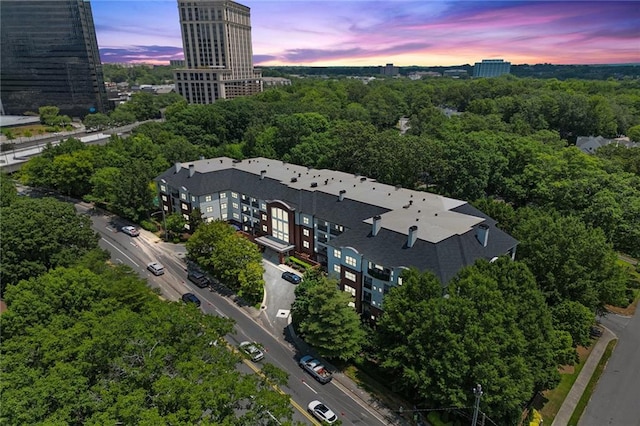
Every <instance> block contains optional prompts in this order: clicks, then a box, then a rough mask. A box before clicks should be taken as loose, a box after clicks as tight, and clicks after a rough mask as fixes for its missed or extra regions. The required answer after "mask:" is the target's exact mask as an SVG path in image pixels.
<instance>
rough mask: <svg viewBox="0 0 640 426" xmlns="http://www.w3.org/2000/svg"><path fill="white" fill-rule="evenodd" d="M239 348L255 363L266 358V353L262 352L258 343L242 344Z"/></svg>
mask: <svg viewBox="0 0 640 426" xmlns="http://www.w3.org/2000/svg"><path fill="white" fill-rule="evenodd" d="M238 347H239V348H240V350H241V351H242V352H244V353H245V354H247V355H249V357H250V358H251V361H253V362H258V361H260V360H262V359H263V358H264V352H262V351H261V350H260V348H259V347H258V344H257V343H253V342H242V343H240V345H238Z"/></svg>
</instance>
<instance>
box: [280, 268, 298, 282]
mask: <svg viewBox="0 0 640 426" xmlns="http://www.w3.org/2000/svg"><path fill="white" fill-rule="evenodd" d="M282 278H283V279H285V280H287V281H289V282H290V283H291V284H300V282H301V281H302V278H300V276H298V275H296V274H294V273H293V272H288V271H287V272H283V273H282Z"/></svg>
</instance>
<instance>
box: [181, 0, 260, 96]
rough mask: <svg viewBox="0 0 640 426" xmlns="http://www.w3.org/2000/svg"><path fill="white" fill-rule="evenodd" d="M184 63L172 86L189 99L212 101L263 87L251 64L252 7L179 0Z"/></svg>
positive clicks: (221, 1) (217, 0)
mask: <svg viewBox="0 0 640 426" xmlns="http://www.w3.org/2000/svg"><path fill="white" fill-rule="evenodd" d="M178 13H179V15H180V28H181V31H182V46H183V49H184V60H185V68H184V69H177V70H175V71H174V80H175V85H176V91H177V92H178V93H179V94H180V95H182V96H183V97H184V98H185V99H186V100H187V101H188V102H189V103H190V104H211V103H213V102H215V101H216V100H218V99H232V98H236V97H238V96H247V95H253V94H255V93H259V92H261V91H262V73H261V72H260V71H259V70H255V69H254V68H253V49H252V45H251V13H250V9H249V8H248V7H246V6H243V5H241V4H239V3H236V2H233V1H229V0H178Z"/></svg>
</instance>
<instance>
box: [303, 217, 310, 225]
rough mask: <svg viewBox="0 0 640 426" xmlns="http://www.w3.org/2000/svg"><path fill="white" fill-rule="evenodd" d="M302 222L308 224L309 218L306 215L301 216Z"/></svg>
mask: <svg viewBox="0 0 640 426" xmlns="http://www.w3.org/2000/svg"><path fill="white" fill-rule="evenodd" d="M302 223H303V224H305V225H308V224H309V218H308V217H306V216H305V217H303V218H302Z"/></svg>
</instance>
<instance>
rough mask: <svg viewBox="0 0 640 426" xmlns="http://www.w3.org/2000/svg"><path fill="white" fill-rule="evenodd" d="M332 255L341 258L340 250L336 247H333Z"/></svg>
mask: <svg viewBox="0 0 640 426" xmlns="http://www.w3.org/2000/svg"><path fill="white" fill-rule="evenodd" d="M333 257H336V258H338V259H342V252H341V251H340V250H338V249H333Z"/></svg>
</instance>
